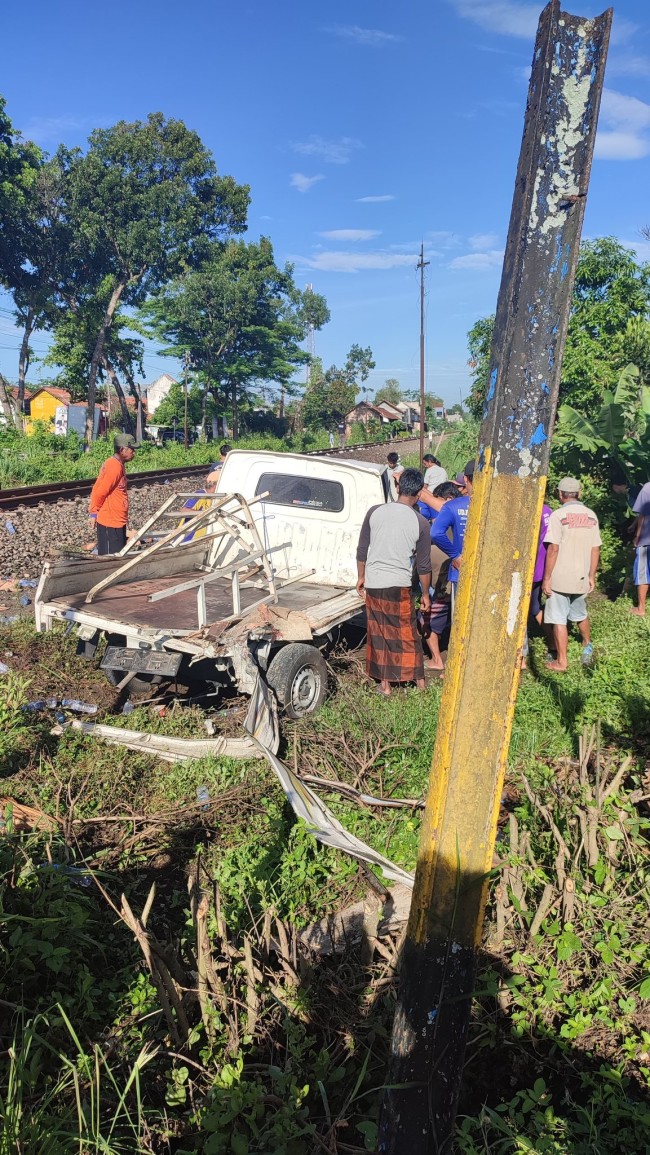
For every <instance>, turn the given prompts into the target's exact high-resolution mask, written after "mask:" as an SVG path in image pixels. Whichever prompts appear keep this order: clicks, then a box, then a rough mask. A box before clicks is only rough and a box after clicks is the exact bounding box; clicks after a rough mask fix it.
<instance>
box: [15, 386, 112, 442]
mask: <svg viewBox="0 0 650 1155" xmlns="http://www.w3.org/2000/svg"><path fill="white" fill-rule="evenodd" d="M87 408H88V406H87V405H86V403H85V401H76V402H75V401H73V400H72V396H71V394H70V393H68V390H67V389H57V388H56V387H55V386H53V385H46V386H43V388H42V389H36V390H35V392H34V393H32V395H31V397H30V401H29V417H28V419H27V420H26V421H25V433H27V434H31V433H33V432H34V422H36V421H43V422H44V423H45V424H46V425H47V426H48V427H49V428H50V430H51V431H52V433H57V434H59V436H61V437H65V435H66V433H69V432H71V431H72V430H74V431H75V432H76V433H78V434H79V435H80V436H81V437H83V435H84V432H85V429H86V411H87ZM102 415H103V407H102V406H101V405H96V406H95V431H94V436H95V437H96V436H97V434H98V432H99V426H100V420H101V418H102Z"/></svg>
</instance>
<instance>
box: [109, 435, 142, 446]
mask: <svg viewBox="0 0 650 1155" xmlns="http://www.w3.org/2000/svg"><path fill="white" fill-rule="evenodd" d="M113 444H114V446H115V448H116V449H138V448H139V446H140V442H139V441H136V439H135V437H134V436H133V434H132V433H118V434H117V435H116V436H115V437H114V439H113Z"/></svg>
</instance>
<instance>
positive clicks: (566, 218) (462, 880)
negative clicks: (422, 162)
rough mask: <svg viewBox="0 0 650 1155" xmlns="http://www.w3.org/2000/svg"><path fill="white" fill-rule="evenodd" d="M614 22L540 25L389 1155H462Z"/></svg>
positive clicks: (389, 1115)
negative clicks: (463, 1088)
mask: <svg viewBox="0 0 650 1155" xmlns="http://www.w3.org/2000/svg"><path fill="white" fill-rule="evenodd" d="M611 19H612V14H611V11H609V12H606V13H605V14H604V15H603V16H601V17H598V18H597V19H595V20H591V21H588V20H582V19H580V18H578V17H574V16H570V15H568V14H567V13H562V12H560V8H559V3H558V0H552V2H551V3H550V4H549V5H548V7H547V8H546V9H545V10H544V12H543V13H542V16H541V19H540V24H539V29H538V34H537V41H536V44H535V52H534V57H533V66H532V72H531V79H530V88H529V95H528V105H527V109H526V120H525V124H524V136H523V141H522V147H521V153H520V158H519V166H518V170H517V178H516V185H515V194H514V200H513V206H512V212H511V218H510V229H509V233H508V243H507V246H506V253H505V258H504V266H503V275H502V280H501V288H500V292H499V301H498V306H497V316H496V323H495V330H494V337H493V344H492V352H491V362H490V371H489V378H488V382H489V383H488V392H487V398H486V407H485V414H484V420H483V424H482V426H481V435H480V450H479V461H478V466H477V472H476V474H475V486H474V494H473V497H472V501H471V504H470V513H469V518H468V525H467V532H466V536H465V544H464V549H463V558H462V566H461V571H460V588H459V594H458V599H457V603H456V612H455V618H454V625H453V630H452V637H451V644H450V661H449V665H448V668H447V673H446V676H445V683H444V687H443V694H442V702H441V708H440V717H439V722H438V731H437V735H436V746H435V750H434V756H433V768H432V774H431V781H430V786H429V795H428V798H427V807H426V812H425V818H424V824H423V831H422V837H421V841H420V853H419V858H418V867H417V872H416V879H415V889H414V894H413V903H412V907H411V916H410V920H409V926H408V932H407V937H406V941H405V946H404V952H403V957H402V972H401V980H400V1000H399V1005H398V1008H397V1011H396V1015H395V1024H394V1029H393V1039H392V1048H391V1062H390V1069H389V1072H388V1076H387V1078H386V1084H387V1086H388V1087H392V1088H395V1089H393V1090H387V1091H386V1092H385V1093H384V1100H383V1105H382V1114H381V1121H380V1141H379V1151H380V1152H382V1153H383V1155H404V1153H405V1152H408V1153H409V1155H419V1153H424V1152H426V1153H427V1155H428V1153H435V1155H447V1153H448V1152H450V1151H451V1146H452V1139H453V1129H454V1120H455V1112H456V1104H457V1099H458V1093H459V1088H460V1081H461V1076H462V1067H463V1054H464V1047H465V1036H466V1032H467V1025H468V1020H469V1013H470V1005H471V996H472V990H473V984H474V973H475V965H476V952H477V949H478V947H479V946H480V942H481V935H482V926H483V914H484V909H485V898H486V888H487V879H488V876H489V872H490V870H491V867H492V857H493V852H494V842H495V835H496V824H497V817H498V812H499V803H500V798H501V792H502V788H503V776H504V771H505V765H506V760H507V755H508V747H509V743H510V731H511V726H512V716H513V712H514V703H515V697H516V693H517V685H518V678H519V673H518V669H519V657H520V653H521V647H522V644H523V640H524V634H525V628H526V617H527V610H528V602H529V597H530V587H531V583H532V573H533V568H534V561H535V553H536V548H537V538H538V533H539V523H540V514H541V506H542V502H543V498H544V490H545V487H546V475H547V471H548V461H549V452H550V434H551V429H552V423H553V420H554V417H555V408H556V405H557V394H558V389H559V379H560V366H561V361H562V353H563V350H564V342H565V338H566V330H567V325H568V320H569V309H570V301H571V291H572V287H573V278H574V273H575V265H576V261H577V257H578V245H579V240H580V231H581V227H582V220H583V216H584V207H585V198H586V193H587V187H588V183H589V175H590V170H591V159H592V155H593V146H594V138H595V132H596V123H597V117H598V108H599V103H600V95H601V92H602V85H603V77H604V68H605V58H606V53H607V45H608V40H609V32H610V28H611Z"/></svg>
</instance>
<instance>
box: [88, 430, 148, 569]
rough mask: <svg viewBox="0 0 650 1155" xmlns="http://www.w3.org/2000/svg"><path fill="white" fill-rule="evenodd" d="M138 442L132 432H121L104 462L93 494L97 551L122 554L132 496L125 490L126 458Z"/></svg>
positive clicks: (91, 495) (131, 454)
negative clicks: (112, 450) (111, 454)
mask: <svg viewBox="0 0 650 1155" xmlns="http://www.w3.org/2000/svg"><path fill="white" fill-rule="evenodd" d="M137 447H138V443H137V441H136V439H135V437H132V436H131V434H130V433H118V434H117V436H116V437H115V438H114V440H113V448H114V450H115V452H114V453H113V456H112V457H109V458H108V461H105V462H104V464H103V465H102V467H101V469H100V471H99V475H98V477H97V481H96V482H95V484H94V485H93V488H92V493H91V494H90V519H91V521H94V522H95V524H96V526H97V553H98V554H100V555H103V554H108V553H119V551H120V550H121V549H123V547H124V546H125V545H126V527H127V524H128V521H129V495H128V493H127V489H126V471H125V469H124V466H125V464H126V462H127V461H132V460H133V458H134V456H135V451H136V449H137Z"/></svg>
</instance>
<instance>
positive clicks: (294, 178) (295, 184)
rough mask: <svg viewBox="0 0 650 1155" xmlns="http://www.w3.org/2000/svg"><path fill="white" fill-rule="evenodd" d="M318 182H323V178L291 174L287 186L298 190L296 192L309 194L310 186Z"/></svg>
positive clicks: (297, 173)
mask: <svg viewBox="0 0 650 1155" xmlns="http://www.w3.org/2000/svg"><path fill="white" fill-rule="evenodd" d="M319 180H325V177H324V176H320V175H319V176H305V174H304V172H292V173H291V180H290V181H289V184H290V185H291V187H292V188H295V189H298V192H301V193H306V192H309V190H310V188H311V187H312V185H314V184H316V183H317V182H318V181H319Z"/></svg>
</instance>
